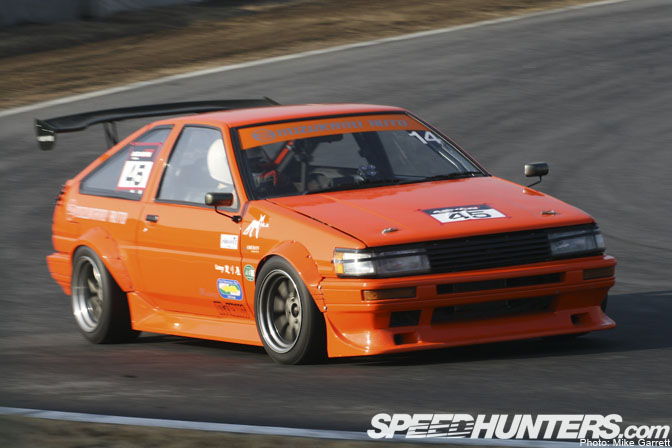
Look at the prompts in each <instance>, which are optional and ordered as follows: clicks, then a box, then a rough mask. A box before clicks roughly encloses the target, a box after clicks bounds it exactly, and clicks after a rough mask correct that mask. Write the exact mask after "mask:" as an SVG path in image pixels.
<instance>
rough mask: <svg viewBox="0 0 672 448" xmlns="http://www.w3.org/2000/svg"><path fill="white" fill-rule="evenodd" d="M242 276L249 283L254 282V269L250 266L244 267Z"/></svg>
mask: <svg viewBox="0 0 672 448" xmlns="http://www.w3.org/2000/svg"><path fill="white" fill-rule="evenodd" d="M243 275H244V276H245V279H246V280H249V281H251V282H253V281H254V267H252V265H250V264H246V265H245V267H244V268H243Z"/></svg>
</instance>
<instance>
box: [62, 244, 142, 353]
mask: <svg viewBox="0 0 672 448" xmlns="http://www.w3.org/2000/svg"><path fill="white" fill-rule="evenodd" d="M73 260H74V261H73V266H72V312H73V314H74V316H75V321H76V322H77V325H78V326H79V330H80V332H81V333H82V334H83V335H84V337H85V338H86V339H88V340H89V341H90V342H93V343H94V344H105V343H110V342H124V341H129V340H132V339H134V338H136V337H137V336H138V334H139V332H138V331H135V330H133V329H132V328H131V318H130V312H129V310H128V301H127V298H126V294H124V292H123V291H122V290H121V288H119V286H118V285H117V283H116V282H115V281H114V278H112V275H110V273H109V271H108V270H107V268H106V267H105V265H104V264H103V262H102V261H100V258H98V255H96V253H95V252H94V251H93V250H91V249H89V248H88V247H80V248H79V249H77V251H76V252H75V255H74V257H73Z"/></svg>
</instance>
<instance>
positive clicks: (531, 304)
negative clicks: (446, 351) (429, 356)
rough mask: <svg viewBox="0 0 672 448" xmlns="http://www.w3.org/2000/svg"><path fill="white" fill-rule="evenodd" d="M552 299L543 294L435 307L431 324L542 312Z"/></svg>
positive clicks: (548, 307)
mask: <svg viewBox="0 0 672 448" xmlns="http://www.w3.org/2000/svg"><path fill="white" fill-rule="evenodd" d="M554 299H555V297H554V296H544V297H531V298H526V299H515V300H496V301H493V302H482V303H469V304H464V305H454V306H446V307H442V308H436V309H435V310H434V313H433V314H432V325H434V324H444V323H448V322H464V321H471V320H484V319H493V318H497V317H507V316H516V315H521V314H528V313H539V312H544V311H548V310H549V309H550V308H551V304H552V303H553V300H554Z"/></svg>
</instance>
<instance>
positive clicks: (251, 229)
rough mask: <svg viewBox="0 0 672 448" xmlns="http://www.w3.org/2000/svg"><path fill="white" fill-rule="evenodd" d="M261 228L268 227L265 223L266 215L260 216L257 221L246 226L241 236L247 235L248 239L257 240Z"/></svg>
mask: <svg viewBox="0 0 672 448" xmlns="http://www.w3.org/2000/svg"><path fill="white" fill-rule="evenodd" d="M262 227H268V223H267V222H266V215H260V216H259V219H255V220H253V221H252V222H251V223H250V225H248V226H247V227H246V228H245V231H244V232H243V235H247V236H249V237H250V238H253V237H254V238H259V230H260V229H261V228H262Z"/></svg>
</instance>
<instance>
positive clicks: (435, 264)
mask: <svg viewBox="0 0 672 448" xmlns="http://www.w3.org/2000/svg"><path fill="white" fill-rule="evenodd" d="M593 227H594V226H592V225H585V226H576V227H568V228H585V229H589V228H593ZM553 230H556V229H536V230H529V231H523V232H510V233H498V234H494V235H482V236H474V237H466V238H456V239H451V240H441V241H432V242H430V243H426V244H425V245H424V247H425V249H426V250H427V256H428V257H429V263H430V266H431V272H432V273H443V272H459V271H472V270H477V269H488V268H495V267H503V266H516V265H522V264H530V263H540V262H543V261H548V260H551V259H553V257H552V255H551V247H550V243H549V240H548V233H549V231H553ZM581 256H586V254H582V255H581Z"/></svg>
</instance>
